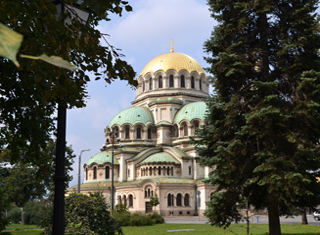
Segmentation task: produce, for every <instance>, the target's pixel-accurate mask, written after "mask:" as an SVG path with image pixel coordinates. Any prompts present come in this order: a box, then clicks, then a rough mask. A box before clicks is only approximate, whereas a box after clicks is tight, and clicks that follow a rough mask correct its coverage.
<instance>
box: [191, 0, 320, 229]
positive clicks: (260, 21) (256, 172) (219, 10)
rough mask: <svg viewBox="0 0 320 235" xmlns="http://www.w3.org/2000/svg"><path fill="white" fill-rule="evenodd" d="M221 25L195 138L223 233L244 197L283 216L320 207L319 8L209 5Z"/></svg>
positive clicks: (277, 2)
mask: <svg viewBox="0 0 320 235" xmlns="http://www.w3.org/2000/svg"><path fill="white" fill-rule="evenodd" d="M208 5H209V6H210V11H211V12H212V17H213V18H214V19H215V20H217V22H218V25H217V26H216V27H215V28H214V31H213V33H212V36H211V38H210V39H209V40H208V41H206V43H205V45H204V48H205V51H206V53H207V54H208V55H209V56H208V57H207V58H206V61H207V62H208V63H209V64H210V66H211V67H210V68H208V71H209V72H210V73H212V74H213V75H214V78H213V79H212V82H213V83H214V86H215V89H216V90H215V93H214V94H213V95H212V96H211V97H210V98H209V99H208V102H207V105H208V114H207V123H208V125H206V126H204V127H203V129H202V130H201V131H200V132H199V134H198V136H199V138H200V140H198V141H196V143H197V144H198V145H199V146H200V145H201V146H205V147H204V148H199V155H200V156H201V163H202V164H203V165H205V166H210V167H214V170H213V171H212V173H211V174H210V178H209V180H208V182H210V183H211V184H213V185H216V193H215V195H214V197H213V200H212V201H211V202H209V203H208V206H209V209H208V210H207V211H206V216H207V217H209V220H210V222H211V224H213V225H216V226H220V227H227V226H229V225H230V223H231V222H237V221H239V220H240V218H241V215H240V209H239V208H238V206H237V205H239V203H240V202H241V201H242V200H243V198H247V200H248V202H249V204H250V205H252V206H254V208H255V209H262V208H267V210H268V216H269V234H272V235H278V234H281V229H280V220H279V216H280V215H284V214H291V213H293V212H296V211H297V210H299V208H304V207H314V206H316V205H319V204H320V201H319V195H320V186H319V184H318V183H317V179H316V177H319V176H320V173H319V169H320V154H319V150H318V144H319V138H320V72H319V70H320V58H319V55H318V49H319V48H320V37H319V34H318V33H317V26H318V23H317V21H316V14H315V10H316V9H317V1H315V0H239V1H231V0H209V1H208Z"/></svg>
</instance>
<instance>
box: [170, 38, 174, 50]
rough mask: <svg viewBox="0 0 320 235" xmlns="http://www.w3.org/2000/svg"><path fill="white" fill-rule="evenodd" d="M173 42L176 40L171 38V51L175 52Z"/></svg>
mask: <svg viewBox="0 0 320 235" xmlns="http://www.w3.org/2000/svg"><path fill="white" fill-rule="evenodd" d="M173 43H174V41H173V40H172V39H171V43H170V45H171V49H170V52H174V50H173Z"/></svg>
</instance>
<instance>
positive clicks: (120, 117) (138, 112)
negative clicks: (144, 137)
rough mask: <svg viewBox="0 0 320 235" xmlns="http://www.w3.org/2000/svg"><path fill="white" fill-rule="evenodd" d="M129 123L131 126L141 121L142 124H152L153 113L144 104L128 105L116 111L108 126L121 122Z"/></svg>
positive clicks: (120, 123) (120, 124)
mask: <svg viewBox="0 0 320 235" xmlns="http://www.w3.org/2000/svg"><path fill="white" fill-rule="evenodd" d="M126 123H128V124H131V125H132V126H133V125H135V124H137V123H141V124H143V125H145V126H146V125H148V124H154V121H153V115H152V113H151V111H150V109H149V108H147V107H145V106H138V107H130V108H127V109H125V110H122V111H121V112H120V113H118V114H117V115H116V116H115V117H114V118H113V119H112V120H111V122H110V124H109V126H110V127H112V126H113V125H115V124H118V125H119V126H122V125H123V124H126Z"/></svg>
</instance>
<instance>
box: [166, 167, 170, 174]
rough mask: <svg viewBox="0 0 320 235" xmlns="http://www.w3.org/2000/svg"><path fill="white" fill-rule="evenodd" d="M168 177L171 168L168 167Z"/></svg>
mask: <svg viewBox="0 0 320 235" xmlns="http://www.w3.org/2000/svg"><path fill="white" fill-rule="evenodd" d="M167 175H170V168H169V167H167Z"/></svg>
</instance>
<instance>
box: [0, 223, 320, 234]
mask: <svg viewBox="0 0 320 235" xmlns="http://www.w3.org/2000/svg"><path fill="white" fill-rule="evenodd" d="M244 226H245V225H232V226H231V230H232V231H233V232H231V231H228V230H223V229H220V228H216V227H212V226H211V225H208V224H158V225H154V226H145V227H123V228H122V231H123V233H124V234H125V235H162V234H166V235H171V234H172V235H173V234H177V233H178V234H214V235H234V234H238V235H246V234H247V232H246V228H245V227H244ZM16 228H17V227H16ZM182 229H194V231H180V232H179V231H177V232H168V230H182ZM281 231H282V234H283V235H291V234H292V235H293V234H301V235H302V234H303V235H320V225H292V224H283V225H281ZM41 232H42V230H11V231H6V232H2V233H0V235H39V234H40V233H41ZM250 234H253V235H266V234H268V225H267V224H253V225H251V227H250Z"/></svg>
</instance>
